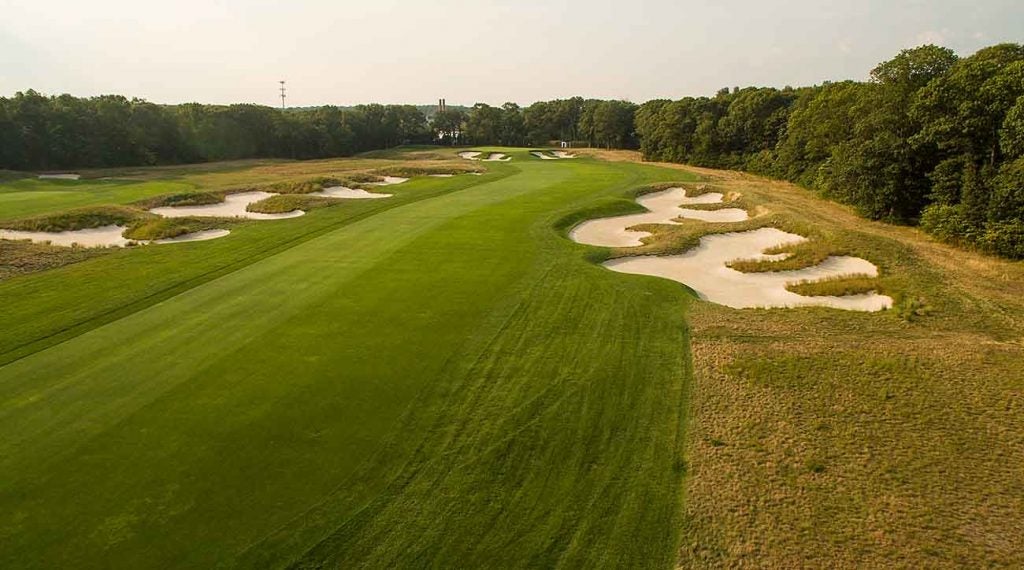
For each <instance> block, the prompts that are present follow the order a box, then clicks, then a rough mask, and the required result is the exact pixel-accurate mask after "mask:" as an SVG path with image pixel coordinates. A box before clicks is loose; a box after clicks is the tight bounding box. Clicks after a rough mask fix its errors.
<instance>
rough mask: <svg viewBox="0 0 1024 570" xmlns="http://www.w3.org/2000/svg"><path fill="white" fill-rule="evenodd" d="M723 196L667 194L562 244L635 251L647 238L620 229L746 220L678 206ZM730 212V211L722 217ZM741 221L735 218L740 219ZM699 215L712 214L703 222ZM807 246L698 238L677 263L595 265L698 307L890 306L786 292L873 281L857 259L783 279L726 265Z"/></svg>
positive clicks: (754, 235) (663, 258)
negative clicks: (651, 283)
mask: <svg viewBox="0 0 1024 570" xmlns="http://www.w3.org/2000/svg"><path fill="white" fill-rule="evenodd" d="M722 198H723V196H722V195H721V194H718V193H714V192H712V193H707V194H702V195H700V196H694V197H692V198H691V197H688V196H686V192H685V190H683V189H682V188H669V189H668V190H663V191H660V192H654V193H651V194H646V195H644V196H640V197H639V198H637V202H638V203H639V204H641V205H642V206H644V207H645V208H647V209H648V210H649V211H648V212H646V213H642V214H632V215H626V216H614V217H611V218H599V219H596V220H589V221H586V222H583V223H581V224H578V225H577V226H576V227H575V228H573V229H572V231H571V232H570V233H569V237H570V238H571V239H572V240H574V241H577V242H579V243H585V244H589V245H600V246H607V247H630V246H637V245H643V244H642V242H641V241H640V238H642V237H645V236H647V235H650V234H649V233H648V232H641V231H631V230H629V229H628V228H629V227H631V226H635V225H637V224H641V223H648V224H677V223H679V222H677V221H676V219H678V218H680V217H682V218H687V217H689V218H694V219H704V220H709V221H719V222H729V221H742V220H744V219H746V217H747V213H746V212H745V211H744V210H738V209H734V208H732V209H725V210H693V209H687V208H681V207H679V204H687V203H688V204H714V203H720V202H721V201H722ZM730 210H732V211H731V212H730ZM740 213H742V215H740ZM707 214H715V215H714V216H710V217H709V216H707ZM806 240H807V238H805V237H803V236H800V235H797V234H791V233H787V232H784V231H782V230H780V229H777V228H771V227H766V228H760V229H756V230H751V231H745V232H732V233H724V234H711V235H705V236H703V237H701V238H700V243H699V244H698V245H697V247H694V248H692V249H690V250H689V251H687V252H685V253H682V254H679V255H641V256H632V257H623V258H618V259H612V260H609V261H606V262H604V263H603V264H602V265H604V267H607V268H608V269H611V270H612V271H617V272H619V273H630V274H635V275H649V276H653V277H662V278H664V279H671V280H673V281H676V282H679V283H683V284H685V285H687V286H689V287H690V288H691V289H693V290H694V291H696V292H697V295H698V296H699V297H700V298H701V299H703V300H706V301H711V302H713V303H718V304H720V305H725V306H728V307H732V308H736V309H748V308H776V307H777V308H792V307H831V308H835V309H844V310H848V311H868V312H870V311H881V310H883V309H888V308H890V307H892V304H893V300H892V298H891V297H888V296H886V295H880V294H878V293H875V292H871V293H866V294H860V295H847V296H842V297H837V296H803V295H798V294H797V293H794V292H792V291H790V290H788V289H787V286H789V285H792V284H796V283H801V282H812V283H813V282H817V281H821V280H824V279H829V278H841V277H847V276H855V275H856V276H868V277H877V276H878V268H877V267H876V266H875V265H874V264H872V263H871V262H869V261H867V260H864V259H860V258H858V257H848V256H831V257H828V258H826V259H825V260H824V261H822V262H821V263H819V264H817V265H814V266H812V267H806V268H803V269H796V270H791V271H777V272H765V273H742V272H740V271H737V270H735V269H732V268H730V267H729V266H728V264H729V263H730V262H732V261H735V260H737V259H749V260H776V261H777V260H781V259H785V258H786V257H788V254H785V253H782V254H766V253H765V251H766V250H768V249H771V248H773V247H780V246H784V245H790V244H795V243H800V242H803V241H806Z"/></svg>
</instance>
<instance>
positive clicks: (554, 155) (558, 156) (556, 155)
mask: <svg viewBox="0 0 1024 570" xmlns="http://www.w3.org/2000/svg"><path fill="white" fill-rule="evenodd" d="M530 154H532V155H533V156H536V157H537V158H539V159H541V160H563V159H566V158H576V155H575V154H569V153H568V152H565V151H564V150H552V151H539V150H534V151H530Z"/></svg>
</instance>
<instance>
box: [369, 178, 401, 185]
mask: <svg viewBox="0 0 1024 570" xmlns="http://www.w3.org/2000/svg"><path fill="white" fill-rule="evenodd" d="M383 178H384V180H382V181H380V182H367V183H366V186H391V185H393V184H402V183H403V182H408V181H409V179H408V178H402V177H401V176H384V177H383Z"/></svg>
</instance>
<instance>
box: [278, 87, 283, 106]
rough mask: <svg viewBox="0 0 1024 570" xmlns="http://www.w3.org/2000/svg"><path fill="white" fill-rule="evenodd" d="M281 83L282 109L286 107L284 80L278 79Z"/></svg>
mask: <svg viewBox="0 0 1024 570" xmlns="http://www.w3.org/2000/svg"><path fill="white" fill-rule="evenodd" d="M278 83H280V84H281V109H284V81H278Z"/></svg>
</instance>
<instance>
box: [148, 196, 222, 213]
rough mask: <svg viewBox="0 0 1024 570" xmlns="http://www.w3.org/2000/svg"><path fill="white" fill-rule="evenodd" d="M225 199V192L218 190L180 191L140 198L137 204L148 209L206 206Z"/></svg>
mask: <svg viewBox="0 0 1024 570" xmlns="http://www.w3.org/2000/svg"><path fill="white" fill-rule="evenodd" d="M223 201H224V194H223V193H218V192H179V193H177V194H166V195H164V196H154V197H152V198H149V199H146V200H140V201H138V202H136V203H135V204H136V205H137V206H139V207H141V208H145V209H147V210H149V209H152V208H161V207H165V206H206V205H209V204H218V203H220V202H223Z"/></svg>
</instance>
